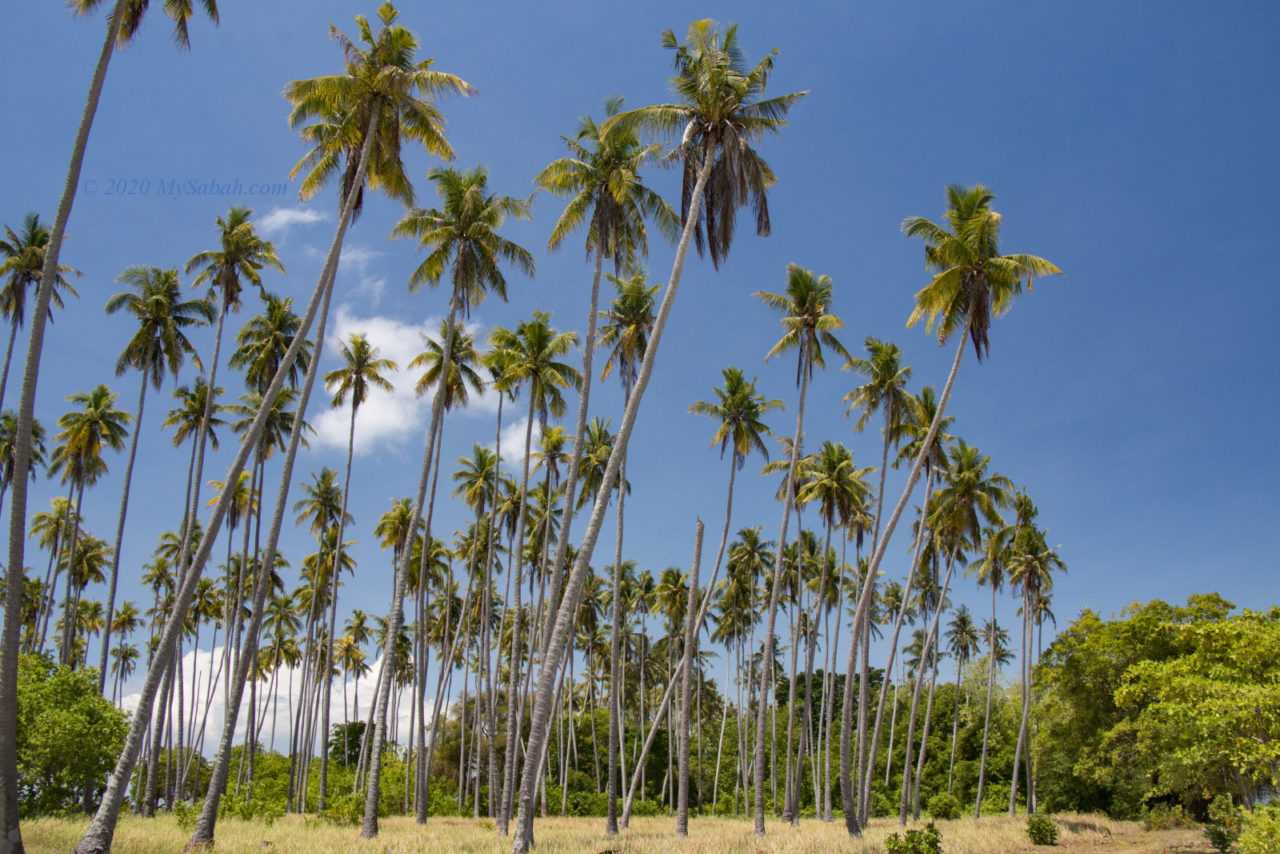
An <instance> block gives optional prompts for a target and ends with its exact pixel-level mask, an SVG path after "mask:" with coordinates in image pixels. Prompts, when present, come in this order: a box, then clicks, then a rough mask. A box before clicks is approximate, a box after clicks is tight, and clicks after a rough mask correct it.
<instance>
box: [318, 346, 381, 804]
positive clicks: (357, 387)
mask: <svg viewBox="0 0 1280 854" xmlns="http://www.w3.org/2000/svg"><path fill="white" fill-rule="evenodd" d="M338 350H339V354H340V355H341V357H342V367H341V368H338V369H336V370H333V371H330V372H329V373H327V374H325V375H324V383H325V386H326V387H328V388H329V389H331V390H333V405H334V406H335V407H337V406H342V405H343V404H345V403H346V401H347V397H348V396H350V397H351V427H350V429H348V431H347V468H346V474H344V475H343V479H342V510H341V512H340V513H339V514H338V534H337V539H336V540H335V542H336V543H337V554H336V556H335V557H334V566H342V535H343V532H344V530H345V528H346V523H347V518H348V514H347V501H348V499H349V498H350V495H351V460H352V458H353V457H354V455H355V447H356V414H357V413H358V412H359V411H360V404H362V403H364V402H365V400H367V399H368V397H369V391H370V390H371V389H374V388H379V389H382V390H383V391H391V383H390V382H389V381H388V380H387V378H386V377H384V376H383V375H382V372H383V371H394V370H396V363H395V362H393V361H391V360H390V359H380V358H378V348H376V347H374V346H372V345H371V344H369V340H368V339H367V338H365V337H364V336H363V335H361V334H360V333H356V334H354V335H352V336H351V340H350V342H346V341H344V342H341V343H339V345H338ZM332 576H333V578H332V579H331V587H330V590H329V631H328V632H327V633H326V635H325V650H324V665H323V667H322V669H321V671H320V672H321V673H323V674H324V687H323V688H322V689H321V690H322V691H323V694H322V696H323V698H324V699H323V701H322V704H321V709H322V710H321V713H320V721H321V724H320V793H319V800H318V806H317V809H319V810H323V809H324V807H325V795H326V793H327V792H328V787H329V701H330V695H331V694H332V693H333V692H332V691H331V690H330V689H331V686H332V680H333V643H334V633H335V632H336V630H337V625H338V573H337V572H334V573H332ZM344 695H345V691H344Z"/></svg>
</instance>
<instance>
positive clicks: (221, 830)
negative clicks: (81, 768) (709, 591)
mask: <svg viewBox="0 0 1280 854" xmlns="http://www.w3.org/2000/svg"><path fill="white" fill-rule="evenodd" d="M1054 818H1055V820H1056V821H1057V823H1058V827H1059V830H1060V831H1061V834H1060V836H1059V841H1058V847H1057V848H1056V849H1052V850H1056V851H1057V852H1091V854H1173V853H1174V852H1177V854H1192V852H1195V854H1201V852H1208V851H1209V850H1210V849H1208V848H1206V847H1205V845H1204V844H1203V840H1204V838H1203V836H1201V835H1200V834H1199V832H1198V831H1196V830H1173V831H1161V832H1158V833H1144V832H1143V831H1142V829H1141V826H1140V825H1137V824H1135V823H1132V822H1119V821H1111V820H1109V819H1106V818H1099V817H1097V816H1078V815H1061V816H1055V817H1054ZM85 824H86V822H85V821H80V820H73V819H38V820H33V821H28V822H24V823H23V826H22V835H23V838H24V840H25V842H26V846H27V851H29V852H32V854H45V852H55V851H56V852H66V851H70V850H71V849H72V848H73V847H74V846H75V843H76V841H77V840H78V839H79V837H80V834H81V832H82V831H83V829H84V827H85ZM1025 825H1026V822H1025V820H1024V819H1022V818H1021V817H1019V818H1017V819H1010V818H1007V817H986V818H983V819H982V820H981V821H974V820H973V819H960V820H958V821H944V822H939V823H938V827H939V829H940V830H941V831H942V848H943V851H944V852H946V854H1012V852H1030V851H1036V850H1039V851H1048V850H1050V849H1044V848H1041V849H1037V848H1035V846H1033V845H1031V844H1030V842H1028V840H1027V835H1026V831H1025ZM381 830H382V833H381V835H380V836H379V837H378V838H377V839H376V840H367V841H366V840H362V839H360V838H359V835H360V832H359V828H355V827H334V826H333V825H330V824H326V823H321V822H317V821H315V820H307V819H302V818H299V817H297V816H289V817H287V818H285V819H282V820H280V821H277V822H276V823H275V824H274V825H272V826H270V827H268V826H267V825H265V824H261V823H256V822H245V821H239V820H236V819H225V820H223V821H221V822H219V823H218V834H217V850H218V852H219V854H222V852H245V854H247V852H257V854H261V853H262V852H264V851H265V852H270V854H301V853H302V852H313V851H337V852H342V854H374V852H377V854H408V852H415V854H416V852H428V854H446V852H447V854H453V852H476V854H479V852H485V854H507V852H508V851H510V840H509V839H499V838H498V836H497V834H496V832H495V831H494V829H493V825H492V824H491V823H490V822H488V821H483V820H482V821H473V820H471V819H462V818H433V819H431V820H430V822H429V823H428V824H427V825H426V826H425V827H419V826H418V825H417V824H415V823H414V821H413V819H411V818H388V819H383V820H382V825H381ZM896 830H898V826H897V822H896V821H892V820H889V819H884V820H877V821H874V822H873V823H872V825H871V827H870V828H869V829H868V830H867V832H866V833H865V834H864V836H863V839H862V840H861V841H856V840H851V839H850V838H849V837H848V835H847V834H846V833H845V832H844V825H843V824H841V823H840V822H838V821H837V822H836V823H834V824H824V823H821V822H818V821H815V820H813V819H806V820H804V821H802V822H801V823H800V826H799V827H798V828H792V827H790V826H788V825H785V824H783V823H782V822H779V821H771V822H770V824H769V832H768V835H766V836H765V838H764V839H762V840H757V839H755V838H754V836H753V834H752V824H751V822H750V821H747V820H742V819H725V818H694V819H692V820H691V821H690V824H689V838H688V839H676V838H675V821H674V819H671V818H666V817H663V818H635V819H632V821H631V827H630V829H628V830H627V831H624V832H623V833H622V835H620V836H618V837H614V838H612V839H610V838H609V837H607V836H605V835H604V819H596V818H548V819H540V820H539V821H538V822H537V824H536V826H535V832H536V837H537V843H538V845H537V851H538V854H606V852H608V854H729V852H751V854H772V852H777V854H782V852H788V854H790V852H813V854H817V852H827V851H850V852H859V854H863V852H866V854H879V852H882V851H883V850H884V848H883V846H882V844H881V843H882V841H883V840H884V838H885V837H886V836H888V835H889V834H890V833H892V832H894V831H896ZM188 835H189V834H188V832H187V831H184V830H183V829H182V828H180V827H179V826H178V823H177V821H176V820H175V819H174V818H173V817H172V816H169V815H165V816H162V817H160V818H156V819H152V820H145V819H140V818H136V817H134V816H132V815H126V816H124V817H123V818H121V820H120V826H119V828H118V829H117V831H116V837H115V848H114V850H115V851H118V852H122V854H172V852H177V851H180V850H181V849H182V846H183V844H184V843H185V842H186V840H187V837H188Z"/></svg>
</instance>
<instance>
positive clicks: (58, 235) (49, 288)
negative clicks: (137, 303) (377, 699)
mask: <svg viewBox="0 0 1280 854" xmlns="http://www.w3.org/2000/svg"><path fill="white" fill-rule="evenodd" d="M127 6H128V2H127V0H116V4H115V8H114V9H113V10H112V12H111V17H110V18H109V19H108V22H107V37H106V39H105V41H104V42H103V45H102V51H101V53H100V54H99V56H98V62H97V65H96V66H95V67H94V70H93V78H92V80H91V82H90V84H89V94H88V97H87V98H86V99H85V105H84V111H83V113H82V114H81V117H80V126H79V128H78V129H77V130H76V138H75V142H74V144H73V145H72V149H71V162H70V164H69V166H68V167H67V180H66V182H65V184H64V185H63V189H62V197H61V199H60V200H59V201H58V211H57V214H56V215H55V217H54V220H53V228H52V229H51V230H50V232H49V243H48V245H47V246H46V247H45V256H44V269H43V270H41V275H40V287H39V288H38V289H37V291H36V304H35V309H34V311H33V312H32V316H31V336H30V339H29V342H28V345H27V361H26V366H25V367H24V369H23V377H22V394H21V398H20V402H19V404H18V424H17V429H16V431H15V434H16V436H17V442H16V448H15V450H14V461H13V501H12V505H11V506H10V508H9V563H8V571H7V572H6V573H5V597H6V598H5V601H6V602H7V603H8V604H7V605H6V607H5V612H4V627H3V630H2V632H0V854H22V852H23V850H24V848H23V844H22V832H21V830H20V829H19V827H18V754H17V743H18V736H17V728H18V721H17V706H18V701H17V696H18V631H19V629H20V628H21V622H22V607H21V603H22V587H23V567H25V566H26V564H25V562H24V560H23V551H24V547H25V545H26V534H27V532H26V520H27V480H28V472H29V471H30V468H31V421H32V417H33V415H34V412H35V395H36V381H37V377H38V375H39V371H40V354H41V351H42V350H43V348H44V326H45V319H46V317H47V316H48V313H49V302H50V300H51V298H52V296H53V290H54V285H55V282H56V281H57V278H58V255H59V253H60V252H61V251H62V238H63V234H64V233H65V231H66V227H67V219H68V217H70V215H71V204H72V202H73V201H74V200H75V194H76V186H77V185H78V184H79V183H80V167H81V164H82V163H83V162H84V151H85V146H86V144H87V143H88V141H89V129H90V128H91V127H92V126H93V118H94V114H95V113H96V112H97V110H98V97H99V96H100V95H101V93H102V84H103V81H104V80H105V79H106V76H107V64H108V63H109V62H110V61H111V54H112V52H113V50H114V49H115V43H116V39H117V38H118V37H119V34H120V25H121V24H122V23H123V21H124V12H125V9H126V8H127ZM125 779H126V780H127V779H128V775H127V774H126V775H125Z"/></svg>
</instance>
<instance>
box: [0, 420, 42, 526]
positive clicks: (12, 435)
mask: <svg viewBox="0 0 1280 854" xmlns="http://www.w3.org/2000/svg"><path fill="white" fill-rule="evenodd" d="M17 449H18V417H17V416H16V415H14V414H13V411H12V410H9V409H6V410H5V411H4V412H3V413H0V507H3V506H4V495H5V493H6V492H8V490H9V486H10V485H11V484H12V483H13V459H14V455H15V454H16V453H17ZM44 455H45V447H44V427H43V426H42V425H41V424H40V422H39V420H37V419H34V418H33V419H32V420H31V462H32V465H31V467H30V472H31V479H32V480H33V481H34V480H35V479H36V475H37V474H38V473H39V471H38V469H42V468H44V467H45V459H44Z"/></svg>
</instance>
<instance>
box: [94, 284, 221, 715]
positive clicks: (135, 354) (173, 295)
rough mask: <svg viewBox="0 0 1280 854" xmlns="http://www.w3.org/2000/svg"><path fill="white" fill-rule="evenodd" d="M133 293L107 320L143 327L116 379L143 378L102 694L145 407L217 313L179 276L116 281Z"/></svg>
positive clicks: (119, 524) (114, 305)
mask: <svg viewBox="0 0 1280 854" xmlns="http://www.w3.org/2000/svg"><path fill="white" fill-rule="evenodd" d="M116 281H117V282H123V283H124V284H126V285H128V286H129V287H131V288H132V289H133V290H132V291H123V292H121V293H118V294H116V295H115V296H113V297H111V299H109V300H107V314H115V313H116V312H117V311H122V310H123V311H128V312H129V313H130V314H132V315H133V316H134V318H136V320H137V321H138V331H137V332H135V333H134V335H133V337H132V338H130V339H129V343H128V344H127V345H125V348H124V352H122V353H121V354H120V358H119V359H118V360H116V376H123V375H124V373H125V371H127V370H129V369H130V368H133V369H134V370H136V371H138V372H139V373H141V374H142V384H141V387H140V388H139V390H138V411H137V414H135V415H134V416H133V420H134V423H135V424H137V427H136V428H135V429H134V431H133V435H132V436H131V437H129V458H128V461H127V462H126V463H125V466H124V488H123V491H122V492H121V494H120V516H119V518H118V519H117V521H116V540H115V548H114V549H113V551H112V558H111V575H110V577H109V578H108V581H107V613H106V620H105V622H104V625H105V627H106V628H105V629H104V632H103V636H102V655H101V658H100V659H99V664H98V692H99V693H101V692H102V690H103V689H104V687H105V686H106V678H107V655H108V653H109V650H110V647H111V620H112V617H113V616H114V614H115V604H116V582H117V580H118V579H119V577H120V548H121V545H122V544H123V542H124V520H125V514H126V513H127V512H128V509H129V487H130V485H131V483H132V481H133V463H134V459H135V458H136V457H137V454H138V436H139V435H141V433H142V407H143V404H144V403H146V399H147V384H148V383H150V384H151V385H152V386H154V387H155V388H156V389H157V390H159V388H160V383H161V382H162V381H163V380H164V375H165V373H166V372H167V373H169V374H172V375H173V377H174V378H175V379H177V376H178V371H180V370H181V369H182V364H183V362H185V361H186V357H187V355H191V356H193V357H194V356H195V352H196V350H195V347H194V346H192V344H191V341H190V340H189V339H188V338H187V334H186V332H185V330H186V329H189V328H190V327H192V326H198V325H200V324H202V323H208V322H209V321H211V320H212V319H213V309H212V308H211V307H210V306H209V303H208V302H206V301H205V300H184V299H182V283H181V282H179V281H178V271H177V270H161V269H160V268H159V267H140V266H139V267H130V268H129V269H127V270H125V271H124V272H123V273H121V274H120V275H119V276H117V277H116Z"/></svg>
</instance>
